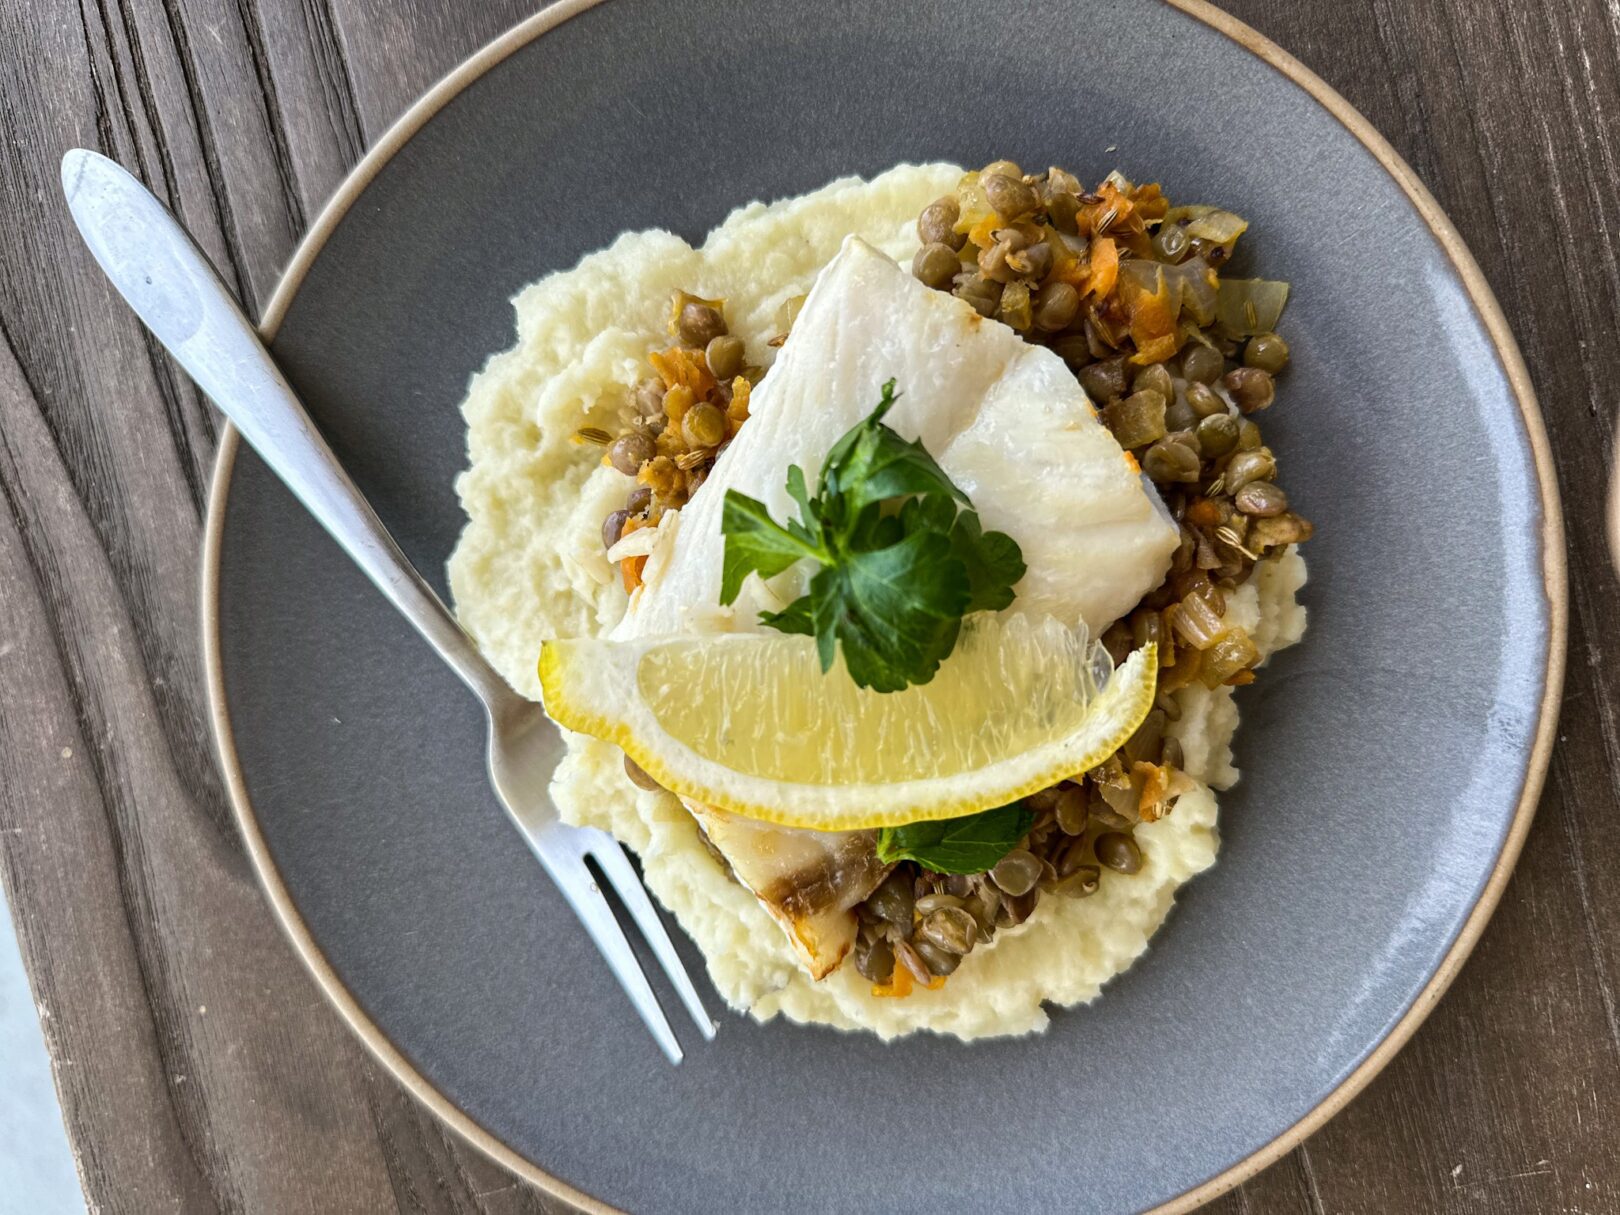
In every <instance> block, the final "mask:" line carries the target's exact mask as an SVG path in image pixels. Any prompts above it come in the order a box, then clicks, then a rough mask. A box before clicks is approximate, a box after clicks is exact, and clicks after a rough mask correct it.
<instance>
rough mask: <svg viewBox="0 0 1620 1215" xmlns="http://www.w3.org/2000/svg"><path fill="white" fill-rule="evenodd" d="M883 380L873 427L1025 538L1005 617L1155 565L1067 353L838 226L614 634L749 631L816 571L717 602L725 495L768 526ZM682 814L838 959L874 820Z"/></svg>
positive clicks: (787, 921)
mask: <svg viewBox="0 0 1620 1215" xmlns="http://www.w3.org/2000/svg"><path fill="white" fill-rule="evenodd" d="M890 378H893V379H894V380H896V381H897V383H898V387H899V390H900V399H899V403H898V404H897V405H896V406H895V407H894V409H893V410H892V411H891V412H890V413H889V414H888V416H887V417H886V418H885V419H884V420H885V422H886V423H887V424H888V425H889V426H891V427H893V428H894V429H895V430H896V431H898V432H899V433H900V434H902V435H904V436H905V437H906V438H920V439H921V440H922V442H923V444H924V446H926V447H927V449H928V451H929V452H930V453H931V454H932V455H933V456H934V458H935V459H936V460H937V461H938V462H939V464H940V466H941V467H942V468H943V469H944V470H945V472H946V473H947V474H948V475H949V476H950V477H951V479H952V480H953V481H954V482H955V483H956V484H957V485H958V486H960V487H961V488H962V490H963V491H964V492H966V493H967V495H968V496H969V497H970V498H971V499H972V503H973V507H974V509H975V510H976V511H977V512H978V513H979V517H980V519H981V521H982V523H983V526H984V527H985V528H986V529H987V530H990V529H994V530H998V531H1003V532H1006V533H1007V534H1008V535H1010V536H1011V537H1012V538H1013V539H1014V540H1016V541H1017V542H1018V544H1019V546H1020V548H1022V550H1023V555H1024V560H1025V562H1026V563H1027V565H1028V572H1027V573H1026V574H1025V576H1024V578H1023V580H1022V581H1021V582H1020V583H1019V584H1018V587H1017V596H1018V597H1017V600H1016V601H1015V603H1014V605H1013V607H1012V608H1010V609H1009V610H1010V611H1017V612H1027V613H1031V614H1037V615H1050V616H1054V617H1056V618H1058V619H1059V620H1062V621H1064V622H1065V623H1073V622H1075V621H1084V622H1085V623H1086V625H1088V626H1089V627H1090V628H1091V629H1092V630H1093V632H1094V633H1100V632H1101V630H1102V629H1104V628H1106V627H1107V626H1108V625H1109V624H1111V623H1112V622H1113V621H1114V620H1116V619H1118V618H1119V617H1120V616H1121V615H1122V614H1124V613H1125V612H1127V611H1129V610H1130V609H1131V608H1133V607H1135V605H1136V604H1137V602H1138V601H1139V600H1140V599H1141V598H1142V596H1143V595H1144V594H1146V593H1147V592H1148V591H1150V590H1152V589H1153V588H1154V587H1155V586H1157V585H1158V584H1159V582H1160V581H1161V580H1162V579H1163V578H1164V575H1165V572H1166V570H1167V569H1168V568H1169V564H1170V555H1171V553H1172V552H1173V551H1174V550H1175V548H1176V545H1177V543H1178V540H1179V529H1178V527H1177V526H1176V524H1175V522H1174V521H1173V520H1172V519H1171V518H1170V516H1169V514H1168V513H1167V512H1166V510H1165V508H1164V505H1163V503H1161V502H1160V501H1159V498H1158V495H1157V494H1156V493H1155V492H1154V490H1153V488H1152V486H1151V485H1150V484H1149V483H1148V482H1147V480H1146V479H1145V478H1144V477H1142V475H1141V474H1140V472H1139V470H1138V469H1137V467H1136V464H1135V461H1134V460H1132V459H1131V457H1129V456H1128V455H1127V454H1126V453H1125V452H1124V451H1123V450H1121V448H1120V446H1119V444H1118V443H1117V442H1115V440H1114V437H1113V435H1112V434H1111V433H1110V432H1109V430H1108V428H1107V427H1105V426H1104V425H1102V424H1101V422H1100V421H1099V420H1098V418H1097V414H1096V411H1095V410H1094V409H1093V408H1092V406H1091V403H1090V402H1089V401H1088V400H1087V399H1086V395H1085V392H1084V391H1083V390H1082V389H1081V387H1080V385H1079V384H1078V383H1077V382H1076V380H1075V377H1074V375H1073V374H1072V373H1071V372H1070V371H1069V369H1068V368H1067V367H1066V366H1065V365H1064V363H1063V361H1062V360H1061V359H1060V358H1059V357H1058V356H1057V355H1055V354H1053V353H1052V352H1051V351H1050V350H1047V349H1045V348H1043V347H1040V346H1033V345H1030V344H1028V343H1027V342H1025V341H1024V340H1023V339H1022V338H1021V337H1020V336H1019V335H1018V334H1017V333H1015V332H1014V331H1013V330H1011V329H1009V328H1008V327H1007V326H1005V325H1003V324H1001V323H999V322H996V321H991V320H986V319H984V318H982V317H980V316H979V315H978V314H977V313H976V312H974V311H973V309H972V308H971V307H969V306H968V305H967V304H965V303H963V302H962V301H961V300H958V299H955V298H953V297H952V296H950V295H949V294H946V293H944V292H938V291H932V290H930V289H929V288H927V287H925V286H924V285H923V284H922V283H920V282H918V281H917V280H916V279H915V278H914V277H912V275H911V274H909V273H908V272H907V271H905V270H904V269H902V268H901V267H900V266H898V265H896V264H895V263H894V262H893V261H891V260H890V259H889V258H888V257H886V256H884V254H882V253H880V252H879V251H877V250H876V249H874V248H872V246H870V245H868V244H867V243H866V242H864V241H862V240H860V239H858V238H854V237H851V238H849V239H848V240H846V241H845V242H844V246H843V248H842V250H841V251H840V252H839V254H838V256H837V257H836V258H834V259H833V260H832V262H831V263H829V264H828V266H827V267H826V269H824V270H823V271H822V273H821V275H820V276H819V277H818V278H817V280H816V283H815V286H814V288H813V289H812V290H811V292H810V295H809V298H808V299H807V300H806V301H805V304H804V307H803V309H802V310H801V311H800V313H799V316H798V319H797V320H796V322H795V323H794V326H793V331H792V334H791V336H790V337H789V338H788V340H787V342H786V344H785V345H784V346H783V347H782V350H781V353H780V355H779V356H778V358H777V360H776V364H775V366H774V367H772V368H771V370H770V372H769V374H767V375H766V377H765V378H764V380H763V381H762V382H761V383H760V385H759V387H758V388H757V389H756V390H755V391H754V393H753V396H752V400H751V411H750V417H749V421H748V424H747V425H746V426H744V427H743V428H742V429H741V430H740V431H739V432H738V434H737V437H736V439H734V440H733V441H732V443H731V445H730V446H729V447H728V448H727V449H726V450H725V452H724V453H723V454H722V455H721V456H720V458H719V460H718V461H717V462H716V463H715V465H714V468H713V470H712V471H711V473H710V475H709V477H708V479H707V480H706V481H704V483H703V485H702V487H701V488H700V489H699V490H698V491H697V493H696V494H694V495H693V497H692V500H691V501H690V502H689V503H688V504H687V505H686V506H685V507H684V508H682V509H681V510H680V511H678V512H671V513H669V514H666V515H665V516H664V519H663V521H662V522H661V523H660V526H659V534H658V536H657V538H656V540H655V541H654V544H653V547H652V551H651V554H650V556H649V560H648V562H647V566H646V568H645V571H644V573H643V579H644V585H643V586H642V587H641V588H640V589H639V590H638V591H637V592H636V593H635V594H634V595H633V596H632V597H631V600H630V604H629V608H628V610H627V611H626V613H625V616H624V619H623V620H622V621H621V622H620V624H619V625H618V626H617V628H616V629H615V630H614V632H613V634H612V636H613V637H614V638H616V639H621V640H623V639H629V638H634V637H645V636H661V635H686V636H690V635H692V634H695V633H704V632H721V631H739V630H754V629H758V628H760V627H762V626H760V625H759V624H758V623H757V617H758V613H759V611H760V609H761V608H779V607H781V606H784V605H785V604H787V603H788V602H791V601H792V600H793V599H795V598H797V597H798V595H799V594H800V593H802V591H803V590H804V588H805V585H806V582H807V576H808V574H809V573H812V572H813V570H807V569H805V568H801V567H795V568H793V569H789V570H787V571H785V572H784V573H782V574H780V575H778V576H777V577H775V578H773V579H771V580H770V581H769V582H768V583H763V582H761V581H760V580H759V579H758V578H757V577H754V578H751V579H750V581H749V583H748V584H747V585H745V587H744V591H743V594H742V596H741V597H740V598H739V599H738V601H737V602H736V603H735V604H733V605H732V606H731V607H730V608H721V607H720V606H719V596H720V577H721V568H722V556H723V553H724V549H725V537H724V536H723V535H722V534H721V531H720V519H721V507H722V503H723V500H724V497H725V494H726V491H727V490H729V489H736V490H739V491H740V492H742V493H745V494H747V495H749V496H750V497H754V498H758V499H760V500H761V501H763V502H764V503H765V504H766V505H767V506H768V507H769V508H770V510H771V512H772V514H773V515H774V516H775V517H776V518H777V519H779V520H786V519H788V518H791V517H794V515H795V513H796V510H797V508H796V506H795V505H794V504H793V502H792V500H791V499H790V498H789V497H788V494H787V491H786V488H785V479H786V475H787V469H788V466H789V465H792V464H797V465H798V466H799V467H801V468H802V469H803V470H804V472H805V476H806V479H807V480H808V481H809V482H810V483H811V484H812V485H813V484H814V483H815V479H816V476H817V474H818V472H819V471H820V467H821V461H822V458H823V457H824V456H825V455H826V453H827V451H828V450H829V449H830V448H831V447H832V445H833V444H834V443H835V442H836V441H837V440H838V438H839V437H840V436H841V435H843V434H844V432H845V431H847V430H848V429H849V428H850V427H851V426H853V425H855V424H856V423H857V422H859V421H860V420H861V419H862V418H864V417H865V416H866V415H867V414H868V413H870V412H871V410H872V408H873V406H874V405H876V403H877V400H878V396H879V393H880V389H881V386H882V384H883V382H884V381H886V380H888V379H890ZM688 808H689V809H690V810H691V811H692V813H693V815H694V816H695V817H696V818H697V820H698V822H699V824H700V825H701V826H702V827H703V829H704V832H705V834H706V835H707V836H708V838H709V840H710V842H711V843H712V844H713V845H714V847H715V848H716V849H717V850H718V851H719V852H720V853H721V855H723V856H724V857H725V858H726V860H727V862H728V863H729V864H730V865H731V868H732V871H733V873H734V874H735V875H736V876H737V878H738V879H739V880H740V881H741V882H743V883H744V884H745V885H746V886H747V887H748V888H749V889H750V890H752V891H753V892H754V894H755V895H756V896H758V897H759V899H760V901H761V903H763V904H764V906H765V907H766V909H767V910H768V911H769V912H770V913H771V914H772V916H774V917H775V918H776V920H777V921H778V922H779V923H780V924H782V926H783V928H784V929H785V930H786V931H787V934H788V937H789V939H790V940H791V941H792V942H793V944H794V946H795V948H796V949H797V951H798V952H799V954H800V956H801V958H802V959H803V961H804V963H805V966H806V968H807V969H808V970H809V972H810V973H811V974H812V975H814V976H815V977H817V978H820V977H822V976H823V975H825V974H827V973H829V972H830V971H831V970H832V969H833V968H834V967H835V966H837V965H838V963H839V961H840V960H842V958H843V956H844V954H845V953H846V952H847V951H848V950H849V948H850V946H851V945H852V944H853V942H854V939H855V930H856V923H855V916H854V913H853V911H852V910H851V909H852V908H853V907H854V906H855V905H856V904H858V903H859V902H861V900H863V899H864V898H865V897H866V896H867V895H868V894H870V893H871V891H872V890H873V889H874V888H875V887H876V885H877V883H878V882H879V881H881V880H882V878H883V875H884V873H885V872H886V867H885V866H883V865H882V864H881V863H879V862H878V861H877V859H876V856H875V853H874V840H875V833H872V832H837V833H831V832H813V831H803V830H792V829H787V828H781V827H774V826H770V825H767V824H764V823H758V822H753V821H751V820H746V819H739V818H737V817H736V816H733V815H730V814H726V813H723V812H721V811H718V810H714V809H713V808H710V807H706V806H701V805H695V804H690V803H689V804H688Z"/></svg>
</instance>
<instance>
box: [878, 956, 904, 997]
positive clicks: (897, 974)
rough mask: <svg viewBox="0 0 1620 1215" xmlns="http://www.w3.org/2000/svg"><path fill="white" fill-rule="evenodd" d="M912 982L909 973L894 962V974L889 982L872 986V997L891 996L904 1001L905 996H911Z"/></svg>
mask: <svg viewBox="0 0 1620 1215" xmlns="http://www.w3.org/2000/svg"><path fill="white" fill-rule="evenodd" d="M913 982H914V980H913V979H912V977H911V972H910V971H909V970H907V969H906V968H905V966H903V965H902V964H901V963H899V962H896V963H895V964H894V973H893V974H892V975H890V976H889V981H888V982H887V983H874V984H872V994H873V995H874V996H884V997H891V996H892V997H896V998H899V999H904V998H905V997H906V996H909V995H910V994H911V988H912V985H913Z"/></svg>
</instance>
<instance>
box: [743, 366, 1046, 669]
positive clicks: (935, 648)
mask: <svg viewBox="0 0 1620 1215" xmlns="http://www.w3.org/2000/svg"><path fill="white" fill-rule="evenodd" d="M896 400H897V394H896V392H895V390H894V381H893V380H890V381H889V382H888V383H886V384H885V385H883V396H882V399H881V400H880V401H879V402H878V406H877V408H876V409H874V410H873V411H872V413H871V414H870V415H869V416H868V417H867V418H866V419H865V420H864V421H862V422H860V423H858V424H856V425H855V426H854V427H852V428H851V429H850V430H849V431H848V432H847V433H846V434H845V435H844V436H843V437H842V438H840V439H839V440H838V442H836V443H835V444H833V447H832V450H831V451H829V452H828V453H827V458H826V460H824V461H823V463H822V467H821V475H820V477H819V478H818V479H817V482H816V490H815V493H814V494H812V493H811V492H810V489H809V486H808V484H807V483H806V481H805V476H804V470H803V469H801V468H799V467H798V466H797V465H794V466H793V467H791V468H789V469H788V474H787V492H788V495H789V496H790V497H791V498H792V499H793V500H794V502H796V503H797V504H798V507H799V517H798V518H797V519H790V520H788V522H787V523H786V524H781V523H778V522H776V520H774V519H772V518H771V515H770V512H769V511H768V510H767V509H766V507H765V504H764V503H763V502H760V501H758V500H757V499H754V498H750V497H748V496H747V495H745V494H740V493H738V492H737V491H736V490H734V489H733V490H728V491H727V492H726V499H725V506H724V509H723V512H722V514H721V523H720V530H721V531H722V532H723V533H724V534H725V537H726V550H725V564H724V568H723V572H722V577H721V584H720V602H721V603H723V604H729V603H731V602H733V601H734V600H735V599H736V598H737V594H738V592H739V591H740V590H741V589H742V584H743V580H744V579H745V578H747V577H748V575H749V574H751V573H758V574H759V575H760V576H761V577H762V578H769V577H771V576H773V575H775V574H779V573H781V572H782V571H783V570H785V569H787V568H788V567H789V566H790V565H793V564H794V563H795V562H798V561H802V560H804V559H806V558H808V559H810V560H812V561H814V562H815V563H816V564H817V565H819V566H820V567H821V568H820V569H819V570H818V571H817V572H816V574H815V576H814V577H813V578H811V580H810V591H809V593H808V594H806V595H803V596H801V597H800V598H798V599H796V600H795V601H794V602H793V603H791V604H789V605H788V606H787V607H786V608H785V609H783V610H782V611H780V612H763V613H761V614H760V620H761V622H762V623H764V624H767V625H769V626H770V627H771V628H774V629H778V630H780V631H781V632H784V633H802V634H805V635H807V636H812V637H814V638H815V639H816V650H817V654H818V655H819V657H820V659H821V669H822V670H823V671H827V670H830V669H831V668H832V664H833V657H834V654H835V652H836V651H837V649H838V648H842V651H843V655H844V666H845V668H846V669H847V670H848V671H849V674H850V677H851V678H852V679H853V680H854V681H855V682H856V684H857V685H859V686H860V687H863V688H871V689H873V690H874V691H878V692H898V691H900V690H901V689H902V688H905V687H908V686H909V685H911V684H921V683H927V682H928V681H929V680H930V679H932V678H933V677H934V674H935V672H937V671H938V670H939V664H940V662H941V661H943V660H944V659H945V658H946V657H947V656H948V655H949V654H950V652H951V650H952V649H953V648H954V647H955V645H956V639H957V635H958V634H959V633H960V631H961V627H962V617H963V616H965V615H967V614H968V613H969V612H978V611H997V610H999V609H1001V608H1004V607H1006V606H1007V605H1008V604H1010V603H1011V602H1012V601H1013V585H1014V584H1015V583H1016V582H1017V581H1018V580H1019V579H1020V578H1022V577H1023V576H1024V557H1023V553H1022V552H1021V551H1020V550H1019V548H1018V544H1017V542H1016V541H1014V540H1013V538H1012V537H1011V536H1008V535H1005V534H1004V533H1002V532H987V531H984V530H983V528H982V527H981V526H980V524H979V516H978V515H977V514H976V513H975V512H974V511H973V509H972V504H971V503H970V502H969V501H968V497H967V495H966V494H964V493H963V492H962V491H961V490H960V489H958V488H957V486H956V485H955V484H954V483H953V482H952V481H951V479H950V477H948V476H946V474H945V471H944V470H943V469H942V468H940V466H939V465H938V464H937V463H936V462H935V461H934V458H933V457H932V456H931V455H929V454H928V452H927V450H926V449H925V448H924V447H923V445H922V444H921V443H920V442H907V441H906V440H905V439H902V438H901V437H900V436H899V435H898V434H897V433H895V432H894V431H893V430H891V429H890V428H889V427H887V426H885V425H884V424H883V417H884V415H885V414H887V413H888V412H889V410H890V409H892V408H893V407H894V403H895V401H896Z"/></svg>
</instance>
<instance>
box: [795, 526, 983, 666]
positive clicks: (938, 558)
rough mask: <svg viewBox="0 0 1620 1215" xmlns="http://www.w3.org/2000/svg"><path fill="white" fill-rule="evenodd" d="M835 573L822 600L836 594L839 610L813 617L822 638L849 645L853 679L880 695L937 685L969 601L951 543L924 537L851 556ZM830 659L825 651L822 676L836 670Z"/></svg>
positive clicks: (937, 535)
mask: <svg viewBox="0 0 1620 1215" xmlns="http://www.w3.org/2000/svg"><path fill="white" fill-rule="evenodd" d="M831 572H832V574H833V578H831V579H828V580H827V582H826V583H825V585H824V588H823V592H822V593H823V595H827V596H831V595H834V594H836V603H835V604H831V605H829V606H828V609H827V610H825V611H823V612H818V611H816V610H815V607H814V605H812V608H811V611H812V614H813V615H814V616H815V617H816V622H817V637H818V638H820V637H821V636H822V632H823V629H830V631H831V632H832V634H833V636H834V637H836V639H837V640H838V641H839V643H841V644H842V645H843V648H844V665H845V666H846V667H847V668H848V669H849V674H850V678H852V679H854V680H855V682H856V683H857V684H858V685H860V686H861V687H869V688H872V689H873V690H875V691H878V692H898V691H899V690H900V689H902V688H904V687H906V686H907V685H908V684H912V683H927V682H928V680H930V679H932V678H933V676H934V672H935V671H936V670H938V669H939V664H940V662H941V661H942V660H943V659H944V658H945V657H946V656H947V655H948V654H950V652H951V649H952V647H953V646H955V644H956V635H957V632H958V630H959V629H960V627H961V622H962V609H963V608H964V607H965V606H966V605H967V600H968V594H969V590H968V580H967V571H966V570H965V569H964V568H963V566H962V563H961V562H960V561H959V560H957V559H956V558H955V557H954V556H953V555H952V553H951V543H950V540H949V539H948V538H947V537H945V536H942V535H941V534H940V533H938V532H918V533H916V534H914V535H911V536H907V537H906V538H905V539H904V540H902V541H900V543H898V544H891V545H890V546H888V547H887V548H880V549H876V550H873V551H870V552H857V553H849V554H847V555H846V556H845V558H844V560H843V561H841V562H840V563H839V564H838V565H837V566H834V567H831ZM812 594H814V588H812ZM829 651H830V647H828V646H827V645H825V644H823V645H822V647H821V654H822V670H823V671H825V670H827V669H828V668H829V667H830V666H831V665H832V664H831V662H830V661H828V658H827V655H828V653H829Z"/></svg>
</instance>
